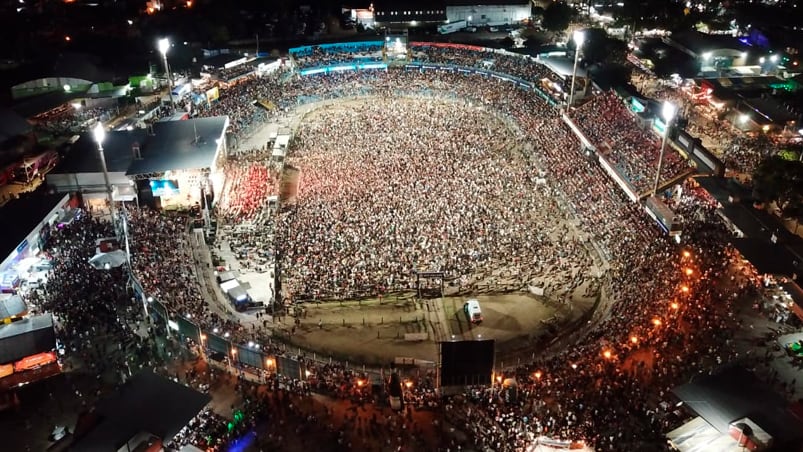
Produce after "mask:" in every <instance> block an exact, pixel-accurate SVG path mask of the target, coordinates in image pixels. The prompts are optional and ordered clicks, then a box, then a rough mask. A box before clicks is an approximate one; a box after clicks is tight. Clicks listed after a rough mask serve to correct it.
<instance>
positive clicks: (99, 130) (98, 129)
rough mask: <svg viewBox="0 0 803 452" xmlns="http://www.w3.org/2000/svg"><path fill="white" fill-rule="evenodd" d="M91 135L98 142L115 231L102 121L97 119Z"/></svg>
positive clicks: (113, 224) (104, 131) (115, 225)
mask: <svg viewBox="0 0 803 452" xmlns="http://www.w3.org/2000/svg"><path fill="white" fill-rule="evenodd" d="M92 136H93V137H94V138H95V142H96V143H97V144H98V157H100V169H101V170H102V171H103V181H104V182H105V183H106V194H107V195H108V197H109V213H110V214H111V217H112V226H114V227H115V231H117V212H115V208H114V194H113V192H112V184H111V182H109V170H108V169H107V168H106V154H105V153H104V152H103V140H105V139H106V128H105V127H103V123H102V122H100V121H98V123H97V124H95V127H94V128H93V129H92Z"/></svg>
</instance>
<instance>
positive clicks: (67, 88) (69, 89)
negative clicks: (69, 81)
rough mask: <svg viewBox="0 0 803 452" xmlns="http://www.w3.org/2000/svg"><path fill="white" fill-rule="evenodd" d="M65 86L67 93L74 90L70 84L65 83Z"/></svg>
mask: <svg viewBox="0 0 803 452" xmlns="http://www.w3.org/2000/svg"><path fill="white" fill-rule="evenodd" d="M63 88H64V92H65V93H69V92H70V91H71V90H72V86H70V85H64V86H63Z"/></svg>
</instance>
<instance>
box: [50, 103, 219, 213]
mask: <svg viewBox="0 0 803 452" xmlns="http://www.w3.org/2000/svg"><path fill="white" fill-rule="evenodd" d="M228 126H229V119H228V117H226V116H216V117H211V118H194V119H187V120H183V121H165V122H157V123H155V124H154V125H153V126H151V127H150V128H149V129H147V130H146V129H135V130H130V131H129V130H123V131H110V132H107V133H106V138H105V139H104V141H103V152H104V154H105V157H106V168H107V171H108V174H109V184H110V185H111V186H112V197H113V199H114V200H115V201H135V200H136V201H137V202H139V201H140V200H144V201H145V202H147V203H148V204H158V205H159V206H161V207H165V206H166V205H167V204H175V205H181V206H186V205H187V204H188V203H189V204H193V203H196V202H199V201H200V193H201V190H202V189H204V188H207V187H208V188H209V189H210V190H209V191H208V193H209V194H212V193H214V192H215V188H218V189H219V188H220V187H222V181H221V182H219V183H211V182H210V181H209V180H208V178H210V176H211V175H213V174H219V173H220V172H218V171H216V170H215V169H216V162H217V161H218V159H219V158H220V157H221V156H222V155H225V153H226V130H227V129H228ZM63 160H64V161H63V162H62V163H61V164H60V165H59V166H57V167H56V168H55V169H54V170H53V171H51V172H50V173H49V174H48V175H47V178H46V181H47V184H48V186H49V187H50V188H52V189H53V190H55V191H56V192H58V193H73V192H80V193H81V194H82V197H83V199H84V202H88V203H90V204H91V203H93V202H95V201H98V202H100V203H105V201H106V198H107V196H108V195H107V189H106V184H105V180H104V178H103V170H102V166H101V161H100V156H99V153H98V144H97V143H96V142H95V141H94V138H93V137H92V135H91V134H88V133H85V134H83V135H81V137H80V138H79V139H78V141H76V142H75V144H74V145H73V146H72V147H71V148H70V149H69V150H68V151H67V157H66V158H65V159H63ZM210 185H211V187H210ZM155 198H158V200H155Z"/></svg>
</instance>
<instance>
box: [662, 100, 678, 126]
mask: <svg viewBox="0 0 803 452" xmlns="http://www.w3.org/2000/svg"><path fill="white" fill-rule="evenodd" d="M675 113H677V108H675V105H674V104H673V103H672V102H664V105H663V107H662V108H661V116H663V117H664V119H665V120H666V122H670V121H672V118H674V117H675Z"/></svg>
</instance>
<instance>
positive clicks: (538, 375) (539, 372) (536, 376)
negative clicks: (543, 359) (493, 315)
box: [535, 370, 541, 380]
mask: <svg viewBox="0 0 803 452" xmlns="http://www.w3.org/2000/svg"><path fill="white" fill-rule="evenodd" d="M535 378H536V379H538V380H540V379H541V371H540V370H538V371H536V372H535Z"/></svg>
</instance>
